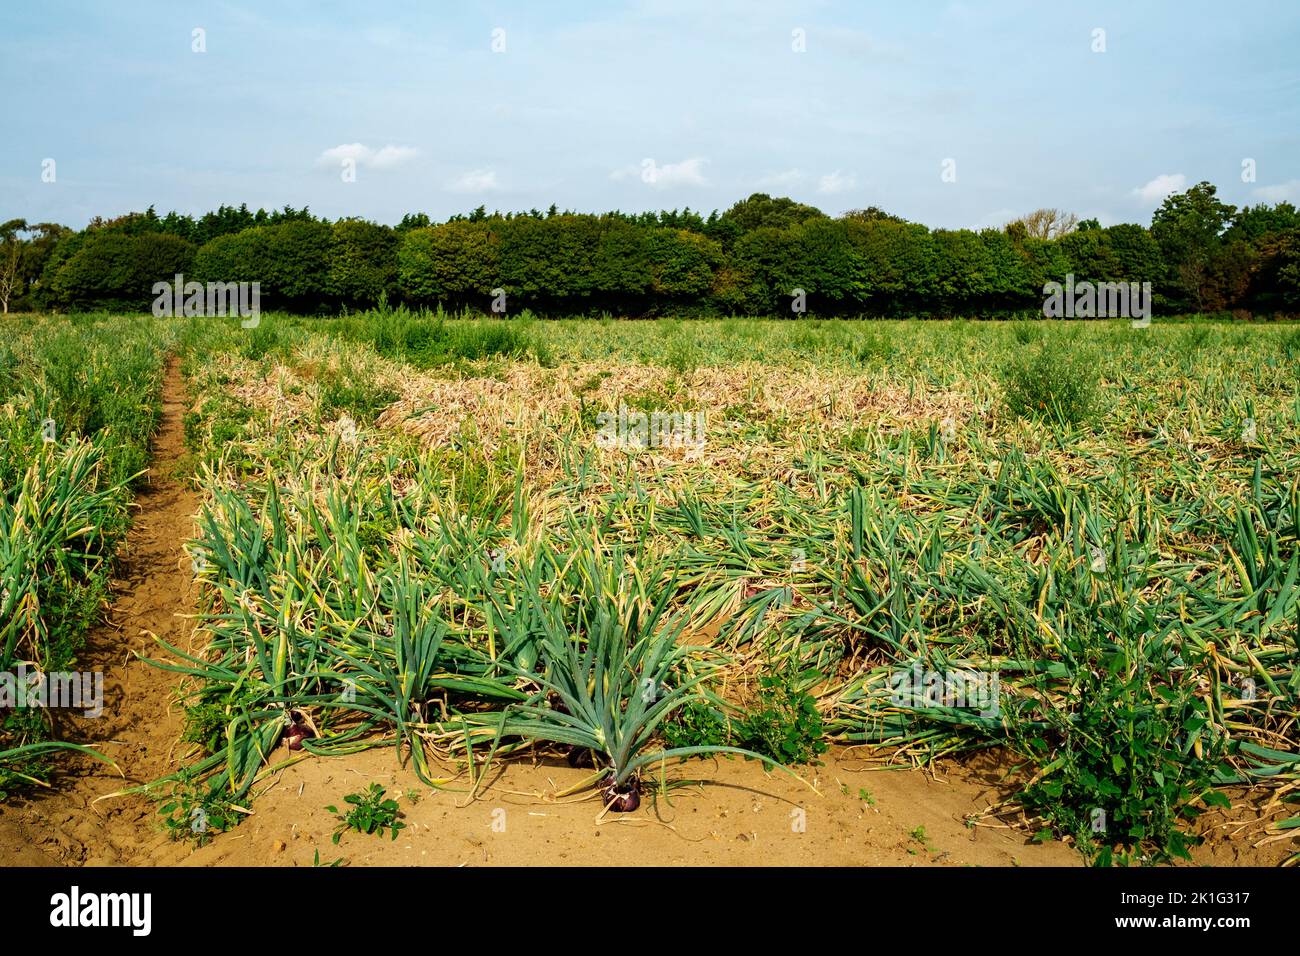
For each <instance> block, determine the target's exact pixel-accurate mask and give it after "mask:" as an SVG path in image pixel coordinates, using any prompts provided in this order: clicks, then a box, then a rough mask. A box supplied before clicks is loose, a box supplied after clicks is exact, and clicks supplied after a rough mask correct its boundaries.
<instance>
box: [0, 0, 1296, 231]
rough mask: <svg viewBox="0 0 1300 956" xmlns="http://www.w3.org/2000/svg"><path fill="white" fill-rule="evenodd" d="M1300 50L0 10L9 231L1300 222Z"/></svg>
mask: <svg viewBox="0 0 1300 956" xmlns="http://www.w3.org/2000/svg"><path fill="white" fill-rule="evenodd" d="M1298 49H1300V3H1297V2H1295V0H1248V2H1237V3H1226V2H1221V0H1220V2H1199V0H1181V2H1165V0H1142V2H1135V0H1125V2H1120V3H1111V2H1105V3H1097V2H1092V3H1079V2H1060V0H1055V2H1046V0H1042V2H1031V0H991V2H987V3H979V2H976V0H964V2H938V0H934V2H931V0H910V2H903V0H889V2H877V0H859V2H856V3H855V2H824V3H809V2H798V3H796V2H768V0H716V2H710V0H627V2H618V0H607V2H591V3H571V2H544V0H533V2H513V3H506V2H476V0H462V2H449V0H404V2H385V0H365V2H358V0H346V2H332V0H314V2H308V0H275V2H262V3H254V2H251V0H240V2H234V0H166V2H161V0H159V2H155V0H131V2H105V0H101V2H72V0H42V2H40V3H20V2H19V0H0V221H3V220H5V219H9V218H14V217H23V218H26V219H27V220H29V221H33V222H35V221H55V222H62V223H64V224H67V225H71V226H77V227H80V226H83V225H85V223H86V222H87V221H88V220H89V219H90V218H91V217H92V216H97V215H100V216H106V217H108V216H115V215H121V214H123V213H126V212H129V211H133V210H143V209H145V208H147V207H149V206H150V205H153V206H154V207H155V208H156V209H157V210H158V211H159V213H165V212H166V211H168V210H172V209H175V210H178V211H181V212H186V213H191V214H201V213H202V212H205V211H207V210H209V209H213V208H215V207H216V206H218V205H220V204H222V203H227V204H235V205H237V204H239V203H248V205H249V206H250V207H253V208H256V207H258V206H265V207H267V208H271V207H281V206H284V205H285V204H289V205H292V206H295V207H301V206H304V205H307V206H310V208H311V209H312V211H314V212H315V213H317V214H318V215H325V216H329V217H331V218H334V217H340V216H354V215H355V216H362V217H365V218H368V219H373V220H376V221H379V222H388V223H395V222H397V221H398V220H399V219H400V218H401V217H402V215H403V214H405V213H408V212H424V213H427V214H429V215H430V216H431V217H433V218H434V219H435V220H438V219H445V218H446V217H447V216H449V215H451V214H453V213H458V212H467V211H469V210H471V209H473V208H474V207H476V206H478V205H480V204H482V205H485V206H487V208H488V209H489V210H492V209H500V210H502V211H506V210H523V209H529V208H532V207H536V208H539V209H545V208H547V207H548V206H550V205H551V204H552V203H556V204H557V205H558V206H559V207H560V208H561V209H565V208H570V209H574V210H578V211H585V212H601V211H606V210H609V209H616V208H617V209H622V210H625V211H641V210H646V209H673V208H681V207H684V206H689V207H690V208H692V209H696V210H701V211H704V212H707V211H709V210H712V209H719V210H724V209H726V208H727V207H728V206H730V205H731V204H732V203H734V202H735V201H737V200H738V199H741V198H743V197H745V196H747V195H749V194H750V193H753V192H767V193H770V194H773V195H785V196H790V197H793V198H794V199H796V200H799V201H801V202H806V203H810V204H812V205H815V206H817V207H818V208H821V209H823V210H825V211H826V212H828V213H830V214H832V215H835V214H838V213H840V212H843V211H844V210H847V209H854V208H861V207H866V206H872V205H874V206H879V207H881V208H883V209H885V210H887V211H889V212H891V213H894V214H896V215H901V216H903V217H905V218H907V219H910V220H913V221H917V222H922V223H925V224H927V225H929V226H932V227H949V228H956V227H971V228H982V227H986V226H1000V225H1002V224H1004V223H1005V222H1007V221H1009V220H1010V219H1012V218H1015V217H1016V216H1018V215H1021V214H1023V213H1026V212H1029V211H1031V210H1033V209H1037V208H1039V207H1042V206H1055V207H1061V208H1063V209H1066V210H1069V211H1072V212H1075V213H1077V214H1079V215H1080V216H1082V217H1085V218H1086V217H1096V218H1098V219H1100V220H1101V222H1102V224H1103V225H1109V224H1111V223H1115V222H1140V223H1144V224H1145V223H1148V222H1149V221H1150V217H1151V213H1152V211H1153V210H1154V209H1155V208H1156V207H1157V206H1159V204H1160V202H1161V200H1162V199H1163V198H1164V196H1165V195H1167V194H1168V193H1169V192H1172V191H1178V190H1180V189H1182V188H1186V187H1187V186H1190V185H1192V184H1194V183H1196V182H1199V181H1200V180H1210V181H1211V182H1213V183H1215V185H1217V186H1218V187H1219V192H1220V196H1221V197H1222V198H1224V199H1225V200H1226V201H1228V202H1232V203H1234V204H1238V205H1241V204H1243V203H1252V204H1253V203H1257V202H1277V201H1280V200H1284V199H1285V200H1289V201H1291V202H1295V203H1297V204H1300V54H1297V52H1296V51H1297V50H1298ZM50 161H53V162H50ZM348 165H350V168H351V170H352V171H354V173H355V175H349V168H345V167H347V166H348ZM51 180H52V181H51Z"/></svg>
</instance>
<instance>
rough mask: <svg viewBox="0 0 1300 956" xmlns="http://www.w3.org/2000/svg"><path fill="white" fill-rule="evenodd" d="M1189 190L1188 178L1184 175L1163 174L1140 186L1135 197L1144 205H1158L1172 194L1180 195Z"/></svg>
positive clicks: (1134, 192) (1135, 190) (1134, 193)
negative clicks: (1157, 203)
mask: <svg viewBox="0 0 1300 956" xmlns="http://www.w3.org/2000/svg"><path fill="white" fill-rule="evenodd" d="M1186 188H1187V177H1186V176H1184V175H1183V174H1182V173H1161V174H1160V175H1159V176H1157V177H1156V178H1155V179H1153V180H1151V182H1149V183H1147V184H1146V185H1145V186H1138V187H1137V188H1136V189H1134V190H1133V195H1134V196H1136V197H1137V198H1138V199H1140V200H1142V201H1143V202H1144V203H1156V202H1160V201H1161V200H1163V199H1164V198H1165V197H1166V196H1168V195H1169V194H1170V193H1180V192H1182V191H1183V190H1184V189H1186Z"/></svg>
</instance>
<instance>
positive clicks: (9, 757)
mask: <svg viewBox="0 0 1300 956" xmlns="http://www.w3.org/2000/svg"><path fill="white" fill-rule="evenodd" d="M4 326H5V328H6V336H5V339H4V344H3V345H0V429H3V430H4V435H5V441H4V443H3V445H0V506H2V507H0V573H3V575H4V578H3V581H4V590H3V592H2V594H3V597H2V599H0V600H2V601H3V614H2V615H0V621H2V622H3V623H0V652H3V654H4V655H5V657H4V660H3V661H2V662H0V671H4V672H8V671H13V670H14V669H16V668H17V667H18V666H19V665H20V664H25V665H30V666H31V667H33V668H35V667H39V668H40V670H41V671H42V672H46V673H48V672H56V671H76V672H81V671H90V670H95V669H98V670H99V672H101V673H102V674H103V679H104V696H103V705H104V713H103V715H102V717H85V716H78V715H77V713H76V712H75V711H74V712H69V713H63V712H56V711H54V710H34V709H27V710H22V709H17V710H14V711H13V712H12V715H11V716H10V717H8V718H7V719H6V722H5V724H4V726H3V731H2V733H3V736H0V790H3V791H5V792H6V795H7V799H6V800H5V801H4V802H3V803H0V862H4V863H65V864H76V863H89V862H98V863H124V864H133V863H135V864H147V863H155V864H156V863H181V862H185V863H193V864H200V865H203V864H229V863H249V864H282V865H300V866H309V865H313V864H325V863H331V862H335V861H338V862H342V863H346V864H349V865H361V864H370V863H397V864H403V863H435V864H442V865H459V864H462V863H468V864H472V865H477V864H484V863H487V864H492V863H505V864H510V863H526V862H550V863H557V862H558V863H564V864H576V865H583V864H593V865H594V864H636V863H684V864H689V863H735V864H753V863H759V862H761V863H769V864H770V863H787V864H796V865H800V864H802V865H816V864H863V863H877V864H893V865H968V864H977V865H1035V864H1041V865H1080V864H1086V863H1100V864H1126V865H1138V864H1148V863H1184V862H1193V863H1201V864H1218V863H1244V864H1249V865H1267V866H1272V865H1279V864H1294V863H1295V862H1296V861H1297V859H1298V858H1300V844H1298V843H1297V837H1296V836H1295V834H1296V833H1297V832H1298V831H1297V830H1296V827H1297V825H1300V815H1298V814H1300V782H1298V780H1300V777H1298V774H1300V756H1298V755H1297V753H1296V745H1295V740H1296V736H1297V734H1296V719H1297V713H1298V709H1297V694H1298V693H1300V605H1298V604H1297V596H1298V594H1297V581H1298V578H1300V562H1298V560H1297V552H1296V544H1297V540H1298V539H1300V472H1297V463H1298V462H1300V326H1296V325H1292V324H1288V323H1248V322H1211V321H1202V320H1198V319H1191V318H1180V319H1159V318H1158V319H1156V320H1155V321H1153V322H1152V323H1151V325H1150V326H1149V327H1147V328H1133V327H1131V326H1130V324H1129V323H1128V322H1113V321H1095V322H1083V321H1076V322H1054V321H1009V322H968V321H961V320H953V321H838V320H824V321H823V320H801V321H769V320H746V319H730V320H690V321H687V320H673V319H660V320H646V321H637V322H627V321H602V320H595V319H583V320H577V319H575V320H556V321H544V322H543V321H523V320H493V319H479V320H467V319H455V318H451V317H448V316H445V315H443V314H442V313H428V312H412V311H409V310H407V309H404V308H387V307H383V308H379V309H373V310H368V311H363V312H356V313H352V314H344V315H342V316H340V317H337V318H328V319H325V318H321V319H310V318H299V317H291V316H288V315H278V314H267V315H263V316H262V317H261V320H260V322H259V323H257V324H256V326H255V327H253V328H243V327H241V325H240V324H239V322H238V321H237V320H219V319H189V320H187V319H179V318H178V319H156V318H153V317H141V316H133V315H120V316H114V315H109V314H91V315H87V316H79V317H76V318H74V319H71V320H70V319H68V318H65V317H59V316H33V315H23V316H10V317H7V318H6V319H5V320H4ZM50 423H53V428H52V430H51V425H50ZM146 468H147V469H148V473H147V474H146V475H141V472H142V471H144V470H145V469H146ZM133 516H134V517H133ZM128 529H129V530H128ZM101 605H104V606H106V608H107V610H106V612H105V613H104V614H102V615H101V614H100V613H99V609H100V607H101ZM86 748H89V750H93V753H90V752H87V749H86ZM664 750H667V751H668V753H669V756H668V757H667V758H663V757H660V752H661V751H664ZM372 785H377V787H378V788H380V789H382V790H383V793H382V794H379V793H378V792H377V791H370V789H369V788H371V786H372ZM349 796H352V797H354V800H355V802H348V801H347V798H348V797H349ZM385 800H394V801H395V803H394V804H385V803H384V801H385ZM328 807H335V808H336V809H335V810H330V809H327V808H328ZM363 811H364V813H363ZM358 814H361V815H358ZM345 818H346V819H345ZM394 825H396V826H394ZM340 827H341V829H340ZM367 828H369V829H371V830H372V831H377V832H378V834H379V835H378V836H376V835H375V833H374V832H358V830H362V831H364V830H366V829H367ZM336 831H337V832H339V833H340V834H341V836H340V839H339V841H338V842H337V844H336V843H334V842H333V840H332V837H333V836H334V834H335V833H336ZM415 835H419V836H420V840H418V841H413V840H412V837H413V836H415ZM390 837H391V839H390Z"/></svg>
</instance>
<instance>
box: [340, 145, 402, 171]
mask: <svg viewBox="0 0 1300 956" xmlns="http://www.w3.org/2000/svg"><path fill="white" fill-rule="evenodd" d="M419 152H420V151H419V150H418V149H416V148H415V147H414V146H394V145H392V144H391V143H389V144H388V145H387V146H383V147H381V148H379V149H371V148H370V147H369V146H367V145H366V144H365V143H344V144H342V145H339V146H332V147H330V148H329V149H327V150H325V151H324V152H323V153H321V154H320V156H318V157H317V158H316V165H318V166H334V165H337V164H339V163H342V162H343V161H344V160H347V159H350V160H352V161H353V162H354V163H356V164H357V165H358V166H366V167H368V168H370V169H392V168H393V167H394V166H400V165H402V163H405V162H406V161H407V160H410V159H414V158H415V157H416V155H418V154H419Z"/></svg>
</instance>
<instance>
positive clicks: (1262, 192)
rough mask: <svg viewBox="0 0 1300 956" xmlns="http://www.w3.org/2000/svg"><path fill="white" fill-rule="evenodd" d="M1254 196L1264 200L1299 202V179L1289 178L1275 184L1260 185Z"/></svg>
mask: <svg viewBox="0 0 1300 956" xmlns="http://www.w3.org/2000/svg"><path fill="white" fill-rule="evenodd" d="M1255 196H1256V197H1257V198H1259V199H1262V200H1264V202H1273V203H1277V202H1300V179H1289V180H1287V181H1286V182H1284V183H1278V184H1277V185H1276V186H1260V187H1259V188H1258V189H1256V190H1255Z"/></svg>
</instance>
